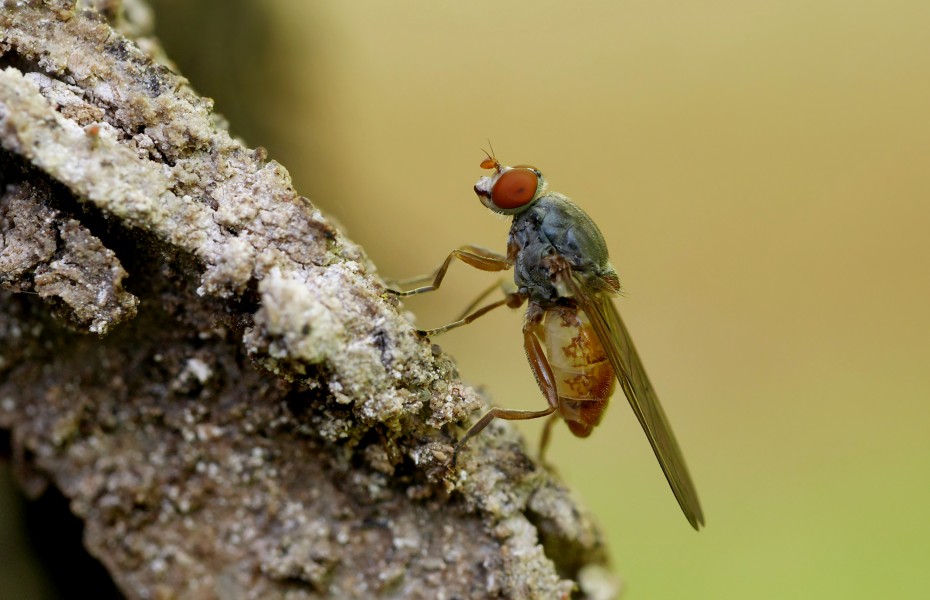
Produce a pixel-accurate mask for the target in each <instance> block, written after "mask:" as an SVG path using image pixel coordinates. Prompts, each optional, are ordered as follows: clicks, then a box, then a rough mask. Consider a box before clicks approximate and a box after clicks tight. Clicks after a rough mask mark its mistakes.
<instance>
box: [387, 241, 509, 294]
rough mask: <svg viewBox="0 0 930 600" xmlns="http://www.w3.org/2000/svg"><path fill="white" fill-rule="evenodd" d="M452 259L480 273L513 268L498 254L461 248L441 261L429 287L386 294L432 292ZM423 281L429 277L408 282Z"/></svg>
mask: <svg viewBox="0 0 930 600" xmlns="http://www.w3.org/2000/svg"><path fill="white" fill-rule="evenodd" d="M453 258H457V259H459V260H460V261H462V262H463V263H465V264H467V265H469V266H472V267H475V268H476V269H480V270H482V271H506V270H507V269H509V268H510V267H511V266H513V264H512V263H511V262H510V260H509V259H508V258H507V257H506V256H504V255H503V254H498V253H496V252H492V251H490V250H486V249H484V248H479V247H478V246H462V247H461V248H458V249H456V250H453V251H452V252H450V253H449V256H447V257H446V260H444V261H443V263H442V264H441V265H440V266H439V268H438V269H436V272H435V273H434V274H433V275H432V278H433V282H432V283H431V284H430V285H425V286H423V287H418V288H414V289H412V290H407V291H399V290H388V293H391V294H394V295H395V296H413V295H415V294H423V293H426V292H432V291H433V290H435V289H437V288H438V287H439V285H440V284H441V283H442V280H443V278H444V277H445V276H446V271H447V270H448V269H449V264H450V263H451V262H452V259H453ZM424 280H426V281H428V280H429V276H427V277H419V278H416V279H412V280H410V281H424Z"/></svg>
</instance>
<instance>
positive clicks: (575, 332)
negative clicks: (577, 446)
mask: <svg viewBox="0 0 930 600" xmlns="http://www.w3.org/2000/svg"><path fill="white" fill-rule="evenodd" d="M536 334H537V336H538V337H539V339H540V341H541V342H542V344H543V349H544V350H545V352H546V356H547V358H548V359H549V366H550V367H551V368H552V374H553V375H554V376H555V380H556V388H557V389H558V392H559V414H560V415H561V417H562V418H563V419H565V422H566V423H567V424H568V427H569V429H571V430H572V433H574V434H575V435H577V436H579V437H587V436H588V435H589V434H590V433H591V430H592V429H594V427H595V426H596V425H597V424H598V423H600V421H601V417H602V416H603V414H604V410H605V409H606V408H607V401H608V399H609V398H610V396H611V394H613V392H614V386H615V385H616V380H617V378H616V376H615V375H614V370H613V368H612V367H611V366H610V362H609V361H608V360H607V353H606V352H605V351H604V347H603V346H602V345H601V342H600V340H599V339H598V338H597V334H596V333H595V332H594V329H593V328H592V327H591V323H590V322H589V321H588V318H587V316H586V315H585V314H584V313H583V312H579V311H578V310H577V309H574V308H566V307H558V308H552V309H549V310H547V311H546V314H545V316H544V317H543V320H542V322H541V323H540V324H539V325H538V326H537V330H536Z"/></svg>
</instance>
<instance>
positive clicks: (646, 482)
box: [154, 0, 930, 600]
mask: <svg viewBox="0 0 930 600" xmlns="http://www.w3.org/2000/svg"><path fill="white" fill-rule="evenodd" d="M154 5H155V7H156V18H157V29H158V34H159V36H160V37H161V39H162V41H163V42H164V44H165V46H166V48H167V51H168V54H169V55H170V56H171V57H172V58H173V59H174V60H176V61H177V63H178V66H179V68H180V69H181V70H182V72H183V73H184V74H185V75H186V76H188V77H189V78H190V80H191V82H192V85H193V86H194V87H195V88H196V89H197V90H198V91H200V92H201V93H204V94H206V95H209V96H212V97H214V98H215V99H216V107H217V110H218V111H219V112H221V113H223V114H225V115H226V116H227V117H228V118H229V119H230V121H231V123H232V129H233V131H234V133H236V134H238V135H240V136H242V137H243V138H244V139H245V140H246V142H247V143H248V144H249V145H252V146H255V145H262V146H265V147H267V148H268V149H269V151H270V155H271V157H272V158H274V159H276V160H278V161H280V162H281V163H283V164H284V165H285V166H286V167H287V168H288V169H289V171H290V173H291V175H292V176H293V179H294V182H295V185H296V187H297V189H298V190H299V191H300V192H301V193H302V194H304V195H306V196H308V197H310V199H311V200H312V201H313V202H314V203H316V204H317V205H318V206H319V207H321V208H322V209H323V210H324V211H326V212H327V213H328V214H329V215H331V216H333V217H335V218H336V219H337V220H338V221H339V222H341V224H342V225H343V226H344V228H345V230H346V232H347V234H348V235H349V236H350V237H351V238H352V239H354V240H355V241H356V242H358V243H360V244H361V245H363V246H364V247H365V249H366V250H367V252H368V253H369V255H370V257H371V259H372V260H373V261H374V262H375V263H376V264H377V265H378V267H379V270H380V273H381V274H382V276H384V277H405V276H410V275H415V274H420V273H424V272H428V271H430V270H431V269H433V268H434V267H435V266H436V265H437V264H438V263H439V262H440V261H441V260H442V258H444V256H445V254H446V253H447V252H448V251H449V250H450V249H452V248H453V247H456V246H458V245H461V244H464V243H474V244H479V245H484V246H487V247H490V248H496V249H501V250H502V249H503V247H504V244H505V242H506V236H507V228H508V222H507V220H505V219H501V218H499V217H496V216H494V215H492V214H491V213H489V212H488V211H487V210H486V209H484V208H483V207H482V206H481V205H480V204H479V203H478V201H477V199H476V198H475V196H474V194H473V192H472V190H471V187H472V185H473V184H474V182H475V180H476V179H477V178H478V177H479V176H480V175H481V174H482V172H481V170H480V169H479V168H478V163H479V162H480V160H481V159H482V157H483V154H482V152H481V149H482V148H485V147H487V140H488V139H490V140H491V142H492V143H493V144H494V149H495V150H496V152H497V155H498V157H499V158H500V159H501V160H502V161H504V162H505V163H510V164H516V163H530V164H533V165H535V166H537V167H539V168H540V169H541V170H542V171H543V172H544V173H545V174H546V175H547V177H548V179H549V182H550V186H551V189H554V190H557V191H561V192H563V193H565V194H567V195H569V196H570V197H572V198H573V199H575V200H576V201H577V202H578V203H579V204H580V205H582V206H583V207H584V209H585V210H586V211H588V213H589V214H590V215H591V216H592V217H593V218H594V219H595V221H596V222H597V223H598V224H599V226H600V227H601V229H602V231H603V233H604V235H605V237H606V238H607V241H608V245H609V246H610V249H611V256H612V259H613V262H614V264H615V266H616V267H617V269H618V271H619V273H620V277H621V281H622V283H623V284H624V287H625V289H626V291H627V295H626V297H625V298H622V299H621V300H619V307H620V309H621V312H622V313H623V315H624V317H625V319H626V321H627V325H628V326H629V328H630V330H631V331H632V333H633V336H634V339H635V340H636V343H637V345H638V347H639V350H640V353H641V354H642V357H643V360H644V362H645V364H646V367H647V369H648V371H649V374H650V376H651V378H652V380H653V382H654V383H655V385H656V387H657V389H658V391H659V394H660V397H661V398H662V400H663V404H664V406H665V409H666V412H667V413H668V415H669V417H670V419H671V420H672V423H673V425H674V427H675V430H676V433H677V435H678V438H679V441H680V443H681V445H682V447H683V449H684V451H685V455H686V457H687V460H688V463H689V466H690V467H691V471H692V474H693V476H694V478H695V481H696V483H697V485H698V490H699V492H700V495H701V499H702V502H703V505H704V509H705V513H706V516H707V527H706V529H705V530H703V531H701V532H700V533H695V532H694V531H692V530H691V528H690V527H689V526H688V524H687V522H686V521H685V519H684V518H683V516H682V515H681V513H680V511H679V509H678V507H677V505H676V503H675V500H674V498H673V496H672V494H671V492H670V491H669V490H668V487H667V485H666V483H665V481H664V479H663V477H662V475H661V471H660V469H659V467H658V465H657V463H656V461H655V459H654V457H653V456H652V454H651V450H650V449H649V445H648V444H647V442H646V440H645V438H644V436H643V434H642V432H641V431H640V429H639V426H638V425H637V424H636V422H635V419H634V418H633V416H632V413H631V412H630V410H629V409H628V407H627V406H626V401H625V400H624V399H623V398H622V396H620V395H618V396H617V397H615V399H614V403H613V406H612V408H611V409H610V411H609V412H608V414H607V417H606V418H605V420H604V422H603V423H602V425H601V426H600V428H599V429H598V430H597V431H596V432H595V433H594V435H593V436H592V437H591V438H589V439H587V440H577V439H574V438H573V437H572V436H571V435H570V434H569V432H568V431H567V430H566V429H565V428H564V427H560V428H558V430H557V435H556V437H555V439H554V442H553V446H552V448H551V457H552V459H553V461H554V463H555V464H556V466H557V468H558V470H559V471H560V472H561V474H562V476H563V477H564V478H565V479H566V480H567V481H568V482H569V483H570V484H571V485H572V486H573V487H574V489H575V490H577V492H578V495H579V497H581V498H582V499H583V502H584V503H585V504H587V505H588V506H589V507H590V508H591V509H592V511H593V512H594V514H595V515H596V517H597V519H598V520H599V521H600V523H601V525H602V527H603V529H604V531H605V532H606V535H607V537H608V540H609V543H610V548H611V551H612V558H613V563H614V566H615V569H616V571H617V572H618V573H619V574H620V575H621V576H622V577H623V579H624V582H625V585H626V596H625V598H629V599H632V600H637V599H647V598H649V599H652V598H707V599H745V598H752V599H766V598H773V599H774V598H778V599H782V598H817V599H821V598H828V599H829V598H844V599H858V598H862V599H865V598H868V599H872V598H895V599H905V598H914V599H918V598H927V597H930V517H928V509H930V403H928V399H930V338H928V334H930V277H928V259H930V241H928V239H927V236H928V235H930V202H928V200H930V198H928V192H930V169H928V161H930V118H928V117H930V114H928V113H930V111H928V109H930V29H928V25H930V3H928V2H926V0H912V1H907V0H889V1H886V2H884V3H878V2H863V1H856V0H853V1H840V0H815V1H813V2H812V1H799V0H789V1H785V2H745V1H743V2H737V1H735V0H717V1H713V0H712V1H709V2H702V3H691V2H662V1H658V2H656V1H652V2H645V1H636V0H630V1H623V2H608V1H606V0H605V1H600V2H587V1H581V2H572V3H569V2H557V1H554V0H535V1H532V2H530V1H523V2H511V1H506V0H498V1H496V2H489V1H486V0H480V1H472V2H435V1H432V2H430V1H426V0H422V1H409V0H408V1H394V2H376V1H372V0H364V1H362V0H356V1H353V2H338V1H336V0H330V1H323V2H300V1H297V0H273V1H266V2H247V1H244V0H236V1H232V2H230V1H228V0H223V1H221V0H202V1H200V2H196V3H191V2H185V1H182V0H160V1H158V2H155V3H154ZM493 280H494V276H493V275H489V274H482V273H474V272H471V270H470V269H468V268H467V267H464V266H461V265H459V266H457V267H454V268H453V269H452V272H451V273H450V276H449V277H448V279H447V280H446V283H445V284H444V286H443V289H442V290H440V291H439V292H437V293H435V294H432V295H428V296H425V297H422V298H416V299H413V300H411V301H410V302H408V303H407V306H408V307H409V308H410V309H411V310H412V311H414V312H415V313H416V314H417V318H418V324H420V325H421V326H424V327H431V326H437V325H440V324H443V323H445V322H446V321H448V320H450V319H451V318H453V317H454V316H456V315H457V314H458V312H459V311H460V310H461V309H462V308H463V307H464V306H465V305H466V304H467V303H468V302H469V301H470V300H471V299H472V298H473V297H474V295H475V294H476V293H477V292H478V291H479V290H481V289H483V288H484V287H485V286H487V285H489V284H490V283H491V282H493ZM521 319H522V315H521V313H519V312H508V311H506V310H505V311H501V312H499V313H498V314H492V315H489V316H487V317H485V318H484V319H482V320H481V321H479V322H477V323H475V324H474V325H472V326H470V327H468V328H464V329H461V330H457V331H454V332H450V333H448V334H447V335H444V336H442V337H441V338H437V339H436V340H435V341H436V342H438V343H440V344H441V345H442V346H443V348H444V349H445V350H447V351H448V352H450V353H451V354H453V355H454V356H455V357H456V358H457V360H458V363H459V365H460V368H461V373H462V376H463V377H464V378H465V379H466V380H467V381H469V382H471V383H472V384H475V385H479V386H483V387H484V389H485V390H486V391H487V393H488V395H489V397H490V398H491V399H492V401H493V402H495V403H496V404H499V405H503V406H507V407H512V408H525V409H533V408H541V407H542V406H543V405H544V400H543V399H542V397H541V396H540V394H539V392H538V390H537V388H536V385H535V383H534V381H533V377H532V375H531V373H530V370H529V367H528V366H527V364H526V360H525V358H524V356H523V351H522V347H521V335H520V325H521ZM519 427H520V428H521V429H523V430H524V431H525V433H526V435H527V436H528V438H529V439H530V443H531V444H532V445H533V447H535V444H536V440H537V436H538V434H539V431H540V427H541V423H521V424H520V425H519Z"/></svg>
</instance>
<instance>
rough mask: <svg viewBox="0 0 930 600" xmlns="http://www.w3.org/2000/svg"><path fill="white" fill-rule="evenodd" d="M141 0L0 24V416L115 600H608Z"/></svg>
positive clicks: (511, 447)
mask: <svg viewBox="0 0 930 600" xmlns="http://www.w3.org/2000/svg"><path fill="white" fill-rule="evenodd" d="M148 15H149V12H148V9H147V8H146V7H145V6H144V5H142V4H140V3H139V2H138V1H132V2H130V1H128V0H127V1H126V2H124V3H120V2H116V1H112V0H111V1H104V0H97V1H96V2H87V1H83V2H77V3H75V2H74V1H73V0H72V1H67V0H49V1H44V2H43V1H37V0H34V1H26V2H4V4H3V8H2V13H0V28H2V30H0V36H2V38H0V69H2V70H0V145H2V150H0V175H2V179H3V181H2V183H3V187H2V196H0V283H2V288H0V429H2V430H6V431H7V432H9V434H10V436H9V437H10V440H11V450H12V452H11V455H12V460H13V461H14V467H15V469H16V471H17V473H18V475H19V478H18V479H19V481H20V483H21V485H22V486H23V488H24V489H25V490H27V492H29V493H31V494H33V495H35V494H38V493H40V492H41V491H42V489H43V488H44V487H45V486H47V485H52V486H55V487H56V488H57V489H58V490H60V491H61V493H62V494H64V495H65V497H67V498H68V499H69V501H70V506H71V510H72V511H73V512H74V513H75V514H76V515H77V516H78V517H79V518H80V519H81V520H82V521H83V523H84V527H85V529H84V541H85V545H86V547H87V548H88V550H89V551H90V552H91V553H92V554H93V555H94V556H96V557H97V558H98V559H99V560H100V561H101V562H102V563H103V564H104V565H105V566H106V568H107V569H108V570H109V572H110V573H111V575H112V576H113V578H114V580H115V582H116V583H117V585H118V586H119V588H120V589H121V590H122V592H123V593H124V594H125V595H126V596H127V597H130V598H214V597H215V598H267V597H287V598H323V597H331V598H372V597H394V598H401V597H402V598H483V597H503V598H559V597H569V596H571V595H573V594H574V595H575V596H576V597H597V598H605V597H611V596H612V595H613V594H614V593H615V591H616V585H615V584H614V583H612V578H611V576H610V575H609V574H607V571H606V568H605V566H604V565H605V563H606V552H605V549H604V546H603V540H602V537H601V535H600V533H599V532H598V530H597V529H596V527H595V526H594V525H593V524H592V521H591V519H590V517H589V516H588V514H587V512H586V511H585V510H584V509H583V508H581V507H579V506H578V504H577V503H576V502H575V500H573V499H572V498H571V496H570V494H569V493H568V491H567V490H566V488H565V487H564V486H563V485H562V484H561V483H560V482H559V481H558V480H557V479H556V478H555V477H554V476H553V475H552V474H551V473H550V472H548V471H547V470H545V469H543V468H541V467H540V466H538V465H537V464H536V463H535V462H534V461H533V460H532V459H531V458H529V457H528V456H527V455H526V454H525V453H524V447H523V443H522V441H521V440H520V439H519V437H518V436H517V434H516V433H515V432H514V431H513V430H512V428H511V427H510V426H509V425H507V424H502V423H495V424H493V425H492V426H491V427H489V428H488V429H487V430H486V431H485V432H484V433H482V434H481V435H480V436H478V437H477V438H476V439H475V440H473V442H470V443H469V445H468V446H467V447H466V449H465V450H464V451H463V452H462V453H461V454H460V456H459V460H458V463H457V465H456V466H455V467H452V466H451V465H450V458H451V451H452V444H453V443H454V441H455V440H456V439H457V438H458V437H461V435H462V432H463V431H464V429H463V425H464V423H463V422H464V421H465V420H466V419H468V418H470V417H471V416H472V413H473V412H474V411H477V410H478V409H482V408H485V403H484V401H483V399H482V398H480V397H479V396H478V395H477V394H476V392H475V391H474V390H473V389H471V388H470V387H468V386H466V385H464V384H463V383H461V382H460V381H459V380H458V379H457V373H456V371H455V366H454V364H453V362H452V361H451V359H450V358H449V357H447V356H445V355H444V354H442V353H441V352H439V351H438V349H437V348H435V347H433V346H431V345H430V343H429V341H428V340H423V339H420V338H419V337H418V336H417V335H416V334H415V332H414V330H413V329H412V328H411V326H410V325H409V324H408V323H407V322H406V321H405V320H404V319H403V318H402V317H401V316H400V315H399V314H398V302H397V301H396V300H395V299H393V298H392V297H391V296H387V295H385V293H384V291H385V288H384V286H383V284H382V282H381V281H380V280H379V279H378V278H377V276H376V275H374V273H375V270H374V267H373V265H372V264H371V263H370V261H368V259H367V258H366V257H365V255H364V253H363V251H362V250H361V248H359V247H358V246H357V245H356V244H354V243H353V242H352V241H351V240H349V239H347V238H346V237H345V236H344V235H343V234H342V233H341V232H340V231H338V230H337V229H336V228H335V227H334V226H333V225H332V224H330V223H329V222H328V221H327V219H326V218H325V216H324V215H322V214H321V213H320V212H319V211H318V210H317V209H315V208H314V207H313V205H312V204H311V203H310V202H309V201H308V200H307V199H306V198H303V197H301V196H299V195H298V194H297V193H296V192H295V191H294V189H293V187H292V185H291V182H290V178H289V176H288V173H287V171H286V170H285V168H284V167H283V166H281V165H280V164H278V163H276V162H274V161H273V160H269V159H268V158H267V157H266V155H265V152H264V150H263V149H261V148H257V149H248V148H245V147H244V146H243V145H242V144H241V143H240V142H239V141H237V140H235V139H232V138H231V137H230V135H229V134H228V132H227V131H226V129H225V127H224V125H223V124H222V121H221V120H220V119H219V118H217V117H216V116H215V115H214V114H212V112H211V108H212V106H211V102H210V100H209V99H206V98H202V97H199V96H197V95H196V94H195V93H194V92H193V91H192V90H191V89H190V87H189V86H188V84H187V81H186V80H185V79H184V78H183V77H181V76H180V75H178V74H176V73H174V72H173V71H172V70H171V68H170V67H168V66H166V62H167V61H166V60H165V59H164V58H163V57H164V55H163V53H162V51H161V50H160V48H159V46H158V44H157V42H156V41H155V40H154V39H153V38H151V37H150V32H151V21H150V20H149V17H148Z"/></svg>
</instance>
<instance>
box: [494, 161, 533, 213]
mask: <svg viewBox="0 0 930 600" xmlns="http://www.w3.org/2000/svg"><path fill="white" fill-rule="evenodd" d="M538 187H539V172H538V171H536V169H534V168H532V167H514V168H513V169H510V170H509V171H507V172H505V173H504V174H503V175H501V176H500V178H499V179H498V180H497V182H496V183H495V184H494V188H493V189H492V190H491V202H493V203H494V204H495V205H497V207H498V208H503V209H510V208H520V207H521V206H524V205H526V204H528V203H529V202H530V201H531V200H532V199H533V197H534V196H536V189H537V188H538Z"/></svg>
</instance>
